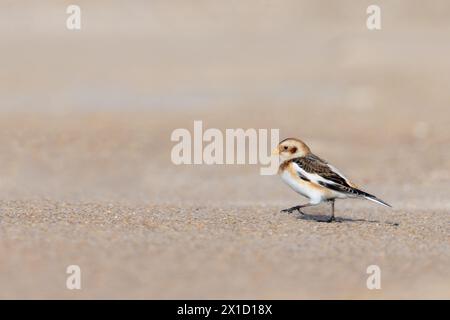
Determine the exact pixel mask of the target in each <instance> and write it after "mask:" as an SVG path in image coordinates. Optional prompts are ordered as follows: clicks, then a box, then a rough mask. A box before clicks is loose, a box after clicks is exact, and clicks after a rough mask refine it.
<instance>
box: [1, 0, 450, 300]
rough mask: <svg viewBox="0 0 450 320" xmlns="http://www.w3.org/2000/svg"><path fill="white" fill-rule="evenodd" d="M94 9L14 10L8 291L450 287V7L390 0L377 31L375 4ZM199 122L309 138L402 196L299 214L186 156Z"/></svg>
mask: <svg viewBox="0 0 450 320" xmlns="http://www.w3.org/2000/svg"><path fill="white" fill-rule="evenodd" d="M80 2H81V6H82V9H83V17H84V18H83V19H84V20H83V28H82V30H80V31H79V32H76V33H70V32H69V31H67V30H66V29H65V25H64V21H65V17H66V14H65V6H66V5H67V4H63V3H61V4H58V5H56V4H53V3H51V2H49V1H42V2H41V4H40V5H37V4H34V5H29V6H25V5H24V4H22V3H21V2H17V3H16V2H15V3H14V4H13V3H10V4H8V5H6V4H2V5H0V9H1V10H0V18H1V19H0V36H1V37H2V39H4V41H2V42H1V43H0V51H1V52H2V61H0V69H1V70H2V72H1V73H0V298H2V299H15V298H25V299H39V298H44V299H47V298H58V299H83V298H88V299H93V298H100V299H105V298H113V299H119V298H125V299H157V298H158V299H174V298H177V299H196V298H203V299H213V298H229V299H241V298H242V299H244V298H245V299H258V298H261V299H311V298H325V299H381V298H387V299H397V298H399V299H408V298H425V299H429V298H439V299H449V298H450V197H449V194H448V191H449V190H450V148H449V146H450V126H449V125H448V123H449V119H450V108H449V105H448V103H449V101H450V92H449V90H448V85H447V84H448V83H449V81H450V60H449V59H448V57H449V56H450V45H449V44H448V41H444V39H448V35H449V32H450V23H449V22H448V12H449V11H450V6H449V5H448V4H446V2H445V1H436V6H432V5H431V4H428V5H425V4H423V3H422V2H420V3H419V2H413V3H412V2H409V1H399V2H397V4H395V5H394V4H392V3H391V2H388V1H380V5H381V6H382V8H383V29H382V30H380V31H379V32H378V31H377V32H369V31H368V30H367V29H366V27H365V17H366V13H365V8H366V7H367V5H368V4H370V3H369V2H367V3H365V2H364V1H363V2H361V3H359V4H358V5H356V4H354V2H351V1H343V2H342V3H343V4H342V6H337V5H333V6H332V7H329V5H327V4H326V1H285V2H282V4H277V5H275V3H272V2H271V1H268V2H267V3H266V5H264V6H262V5H257V4H256V2H257V1H249V2H248V3H249V4H246V5H239V4H238V3H237V2H235V3H234V4H233V6H231V7H227V6H226V5H224V4H220V3H219V2H214V4H211V3H210V2H202V1H200V2H196V3H190V4H189V5H187V4H184V3H185V2H182V1H174V2H173V3H172V4H168V3H167V2H166V1H155V2H153V3H152V4H148V3H147V2H139V3H138V4H135V5H134V6H127V5H124V4H122V3H121V2H119V1H111V2H109V4H108V11H105V10H104V8H103V7H102V5H103V2H100V1H99V2H97V1H90V2H87V1H86V2H83V1H80ZM250 3H253V5H250ZM277 3H278V2H277ZM411 3H412V4H411ZM403 6H407V7H408V8H409V9H408V12H406V11H405V10H404V7H403ZM175 8H176V10H175ZM61 12H62V15H61ZM121 19H122V20H121ZM116 21H122V23H120V24H119V23H115V22H116ZM194 120H201V121H203V123H204V126H205V128H217V129H219V130H221V131H224V130H225V129H227V128H244V129H247V128H255V129H271V128H277V129H279V130H280V137H281V138H285V137H289V136H294V137H300V138H302V139H303V140H305V141H306V142H307V143H308V145H309V146H310V147H311V148H312V150H313V151H314V152H315V153H317V154H318V155H319V156H321V157H323V158H324V159H327V160H328V161H330V162H331V163H332V164H333V165H335V166H336V167H338V168H339V169H340V170H341V171H343V172H344V173H345V174H346V175H347V176H348V177H349V178H351V179H352V180H353V181H354V182H355V183H356V184H357V185H359V186H361V187H362V188H363V189H364V190H366V191H368V192H370V193H373V194H375V195H377V196H378V197H380V198H381V199H383V200H385V201H386V202H388V203H390V204H392V206H393V208H392V209H388V208H384V207H381V206H378V205H376V204H374V203H372V202H369V201H363V200H348V201H338V202H337V203H336V215H337V217H338V222H337V223H321V222H317V221H316V220H317V219H321V218H324V215H326V214H328V210H329V208H328V206H327V205H326V204H324V205H322V206H319V207H315V208H311V209H307V210H305V211H306V212H307V213H308V214H309V216H298V215H287V214H282V213H280V210H281V209H284V208H287V207H291V206H294V205H297V204H300V203H304V202H305V199H303V198H301V197H300V196H299V195H297V194H295V193H294V192H292V191H291V190H290V189H289V188H288V187H287V186H286V185H284V184H283V182H282V181H281V179H280V178H279V177H278V176H276V175H274V176H262V175H260V174H259V168H260V166H259V165H175V164H174V163H173V162H172V161H171V156H170V155H171V150H172V148H173V146H174V144H175V143H174V142H172V141H171V140H170V136H171V133H172V132H173V130H175V129H177V128H186V129H188V130H192V128H193V122H194ZM69 265H78V266H80V268H81V273H82V278H81V279H82V280H81V281H82V282H81V283H82V289H81V290H68V289H67V288H66V279H67V277H68V275H67V274H66V268H67V266H69ZM369 265H377V266H379V267H380V269H381V289H380V290H368V288H367V287H366V280H367V278H368V276H369V275H368V274H367V273H366V269H367V267H368V266H369Z"/></svg>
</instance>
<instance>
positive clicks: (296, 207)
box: [280, 206, 304, 214]
mask: <svg viewBox="0 0 450 320" xmlns="http://www.w3.org/2000/svg"><path fill="white" fill-rule="evenodd" d="M301 208H302V206H295V207H292V208H288V209H283V210H281V211H280V212H281V213H284V212H286V213H288V214H291V213H292V212H294V211H298V213H300V214H304V213H303V212H302V211H301V210H300V209H301Z"/></svg>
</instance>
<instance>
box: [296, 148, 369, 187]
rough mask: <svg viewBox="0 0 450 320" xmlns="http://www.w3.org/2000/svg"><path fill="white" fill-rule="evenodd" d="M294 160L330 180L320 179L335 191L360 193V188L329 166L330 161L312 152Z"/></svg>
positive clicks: (307, 170) (322, 183)
mask: <svg viewBox="0 0 450 320" xmlns="http://www.w3.org/2000/svg"><path fill="white" fill-rule="evenodd" d="M292 161H293V162H295V163H296V164H297V165H298V166H299V167H300V168H302V169H303V170H305V171H306V172H308V173H311V174H317V175H319V176H321V177H323V178H324V179H326V180H328V181H330V183H327V182H325V181H318V183H319V184H320V185H322V186H324V187H327V188H330V189H332V190H335V191H339V192H344V193H351V194H355V195H360V192H361V191H360V190H358V189H356V188H354V187H352V186H351V185H349V184H348V182H347V180H346V179H345V178H344V177H342V176H341V175H339V174H338V173H336V172H334V171H333V170H332V169H331V168H330V167H329V166H328V163H327V162H326V161H325V160H322V159H321V158H319V157H318V156H316V155H314V154H312V153H310V154H308V155H306V156H304V157H299V158H295V159H293V160H292Z"/></svg>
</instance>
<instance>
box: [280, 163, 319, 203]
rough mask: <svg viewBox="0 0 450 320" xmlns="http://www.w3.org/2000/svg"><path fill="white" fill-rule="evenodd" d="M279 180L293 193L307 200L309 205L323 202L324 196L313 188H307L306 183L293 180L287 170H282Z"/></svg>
mask: <svg viewBox="0 0 450 320" xmlns="http://www.w3.org/2000/svg"><path fill="white" fill-rule="evenodd" d="M281 179H283V181H284V182H286V184H287V185H288V186H290V187H291V188H292V189H293V190H294V191H295V192H297V193H300V194H301V195H302V196H304V197H306V198H308V199H309V203H311V204H318V203H320V202H322V201H323V200H325V194H324V192H323V191H321V190H320V189H318V188H314V187H311V186H309V184H308V183H306V182H304V181H302V180H300V179H294V178H293V177H292V175H291V174H290V173H289V172H288V170H284V171H283V173H282V174H281Z"/></svg>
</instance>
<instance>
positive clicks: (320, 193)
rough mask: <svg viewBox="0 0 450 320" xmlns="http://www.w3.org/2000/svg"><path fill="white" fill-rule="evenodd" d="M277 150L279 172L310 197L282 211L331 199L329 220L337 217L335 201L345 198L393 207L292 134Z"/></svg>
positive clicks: (290, 210) (297, 190) (298, 190)
mask: <svg viewBox="0 0 450 320" xmlns="http://www.w3.org/2000/svg"><path fill="white" fill-rule="evenodd" d="M273 154H275V155H278V156H279V157H280V163H281V164H280V168H279V171H278V173H279V174H280V175H281V177H282V179H283V181H284V182H286V183H287V184H288V185H289V186H290V187H291V188H292V189H293V190H294V191H295V192H297V193H299V194H301V195H302V196H304V197H306V198H308V199H309V203H308V204H304V205H299V206H295V207H292V208H289V209H284V210H281V212H288V213H291V212H293V211H295V210H297V211H298V212H299V213H301V214H303V212H302V211H301V210H300V209H302V208H306V207H310V206H314V205H318V204H320V203H322V202H325V201H328V202H330V203H331V217H330V218H329V219H328V220H327V222H331V221H335V218H334V201H335V199H345V198H364V199H367V200H371V201H373V202H376V203H379V204H382V205H384V206H387V207H391V206H390V205H389V204H387V203H386V202H384V201H382V200H380V199H378V198H377V197H375V196H373V195H371V194H369V193H367V192H364V191H362V190H360V189H359V188H358V187H357V186H356V185H355V184H353V183H351V182H350V181H349V180H348V179H347V178H346V177H345V176H344V175H343V174H342V173H341V172H339V170H338V169H336V168H335V167H333V166H332V165H331V164H329V163H328V162H326V161H325V160H323V159H321V158H319V157H318V156H316V155H315V154H313V153H311V150H310V149H309V147H308V146H307V145H306V144H305V143H304V142H303V141H301V140H299V139H295V138H288V139H285V140H283V141H281V142H280V143H279V144H278V147H277V148H275V150H274V151H273Z"/></svg>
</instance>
